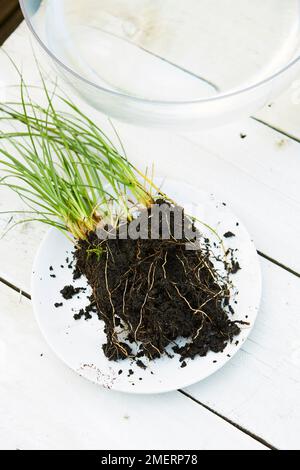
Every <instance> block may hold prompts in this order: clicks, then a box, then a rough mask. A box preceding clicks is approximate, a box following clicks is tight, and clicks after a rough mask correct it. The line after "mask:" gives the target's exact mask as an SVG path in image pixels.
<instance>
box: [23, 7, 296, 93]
mask: <svg viewBox="0 0 300 470" xmlns="http://www.w3.org/2000/svg"><path fill="white" fill-rule="evenodd" d="M38 3H40V2H38ZM32 16H33V17H34V15H32ZM36 16H37V17H36V18H34V21H35V24H37V25H39V27H40V25H41V24H42V25H43V33H42V34H41V36H43V40H44V42H45V45H46V46H47V47H48V48H49V49H50V50H51V52H52V53H53V54H55V56H56V57H57V58H58V59H60V60H61V61H62V62H63V63H64V64H65V65H67V66H68V67H69V68H71V69H72V70H73V71H75V72H77V74H79V75H80V76H81V77H83V78H85V79H87V80H89V81H90V82H92V83H94V84H96V85H99V86H102V87H104V88H106V89H109V90H114V91H118V92H121V93H125V94H127V95H130V96H135V97H138V98H144V99H149V100H160V101H177V102H178V101H190V100H197V99H202V98H210V97H213V96H217V95H218V94H220V93H226V92H229V91H234V90H238V89H243V88H246V87H248V86H251V85H253V84H256V83H257V82H259V81H262V80H264V79H265V78H267V77H268V76H270V75H272V74H274V73H276V72H277V71H279V70H280V69H281V68H282V67H284V66H285V65H286V64H287V63H288V62H289V61H290V60H292V59H293V58H294V57H295V56H296V54H297V53H298V50H299V47H300V44H299V39H300V32H299V18H300V2H299V0H284V2H283V1H282V0H264V1H261V0H184V1H182V0H48V1H47V0H46V1H45V0H44V1H43V2H42V4H41V5H40V8H39V9H38V10H37V13H36ZM41 18H42V19H41Z"/></svg>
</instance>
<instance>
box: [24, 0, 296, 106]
mask: <svg viewBox="0 0 300 470" xmlns="http://www.w3.org/2000/svg"><path fill="white" fill-rule="evenodd" d="M25 1H26V0H19V2H20V6H21V10H22V12H23V16H24V18H25V21H26V23H27V26H28V27H29V29H30V31H31V33H32V34H33V35H34V37H35V38H36V40H37V41H38V43H39V44H40V46H41V47H42V48H43V49H44V51H45V52H47V54H48V55H49V56H50V57H51V58H52V59H53V60H54V61H55V62H56V63H57V64H58V65H59V66H60V67H62V68H63V69H64V70H65V71H66V72H68V73H69V74H71V75H73V76H74V77H75V78H77V79H78V80H80V81H82V82H85V83H86V84H88V85H89V86H91V87H93V88H96V89H98V90H100V91H101V92H104V93H106V94H108V95H112V96H115V97H119V98H123V99H124V98H125V99H127V100H128V101H133V102H136V103H143V104H157V105H160V106H178V105H192V104H201V103H210V102H215V101H221V100H224V99H226V98H230V97H236V96H239V95H242V94H246V93H247V92H250V91H252V90H255V89H256V88H259V87H261V86H263V85H266V84H267V83H269V82H272V81H273V80H275V79H276V78H278V77H279V76H280V75H283V74H284V73H285V72H286V71H287V70H288V69H290V68H291V67H293V66H294V65H295V64H296V63H297V62H298V61H299V60H300V55H299V56H297V57H296V58H295V59H293V60H290V61H289V62H288V63H287V65H285V66H284V67H283V68H281V69H280V70H278V71H277V72H276V73H274V74H272V75H270V76H268V77H267V78H265V79H264V80H261V81H259V82H257V83H255V84H253V85H250V86H248V87H245V88H241V89H239V90H236V91H232V92H227V93H220V94H219V95H217V96H212V97H210V98H199V99H197V100H187V101H185V100H181V101H162V100H152V99H146V98H139V97H137V96H132V95H128V94H126V93H120V92H118V91H114V90H109V89H108V88H104V87H101V86H99V85H97V84H96V83H93V82H91V81H89V80H88V79H86V78H84V77H82V76H81V75H80V74H78V73H77V72H75V71H74V70H72V69H71V68H70V67H68V66H67V65H65V64H64V63H63V62H62V61H61V60H60V59H58V58H57V57H56V55H55V54H53V52H51V51H50V49H48V47H47V46H46V44H45V43H44V42H43V41H42V39H41V38H40V37H39V35H38V34H37V32H36V30H35V28H34V26H33V24H32V22H31V19H30V17H29V15H28V13H27V9H26V6H25Z"/></svg>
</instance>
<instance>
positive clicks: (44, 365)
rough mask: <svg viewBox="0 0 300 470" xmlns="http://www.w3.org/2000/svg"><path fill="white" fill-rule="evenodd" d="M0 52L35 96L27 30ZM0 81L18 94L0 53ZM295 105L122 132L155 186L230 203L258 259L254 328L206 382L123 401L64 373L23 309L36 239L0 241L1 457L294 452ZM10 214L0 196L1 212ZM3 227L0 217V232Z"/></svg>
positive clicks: (298, 302)
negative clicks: (181, 129) (176, 127)
mask: <svg viewBox="0 0 300 470" xmlns="http://www.w3.org/2000/svg"><path fill="white" fill-rule="evenodd" d="M4 48H5V50H6V51H7V52H8V53H9V54H10V55H11V56H12V57H13V59H14V60H15V61H16V62H17V64H18V65H19V66H21V64H23V70H24V74H25V78H26V79H27V80H28V81H29V82H30V83H36V82H37V81H38V78H37V71H36V67H35V64H34V58H33V54H32V48H31V44H30V40H29V34H28V33H27V30H26V27H25V25H24V24H23V25H21V27H20V28H19V29H18V30H17V31H16V32H15V33H14V34H13V35H12V36H11V37H10V38H9V40H8V41H7V42H6V44H5V46H4ZM41 60H42V59H41ZM0 80H2V81H5V82H7V83H10V84H16V83H17V82H18V80H17V75H16V72H15V71H13V68H12V67H11V66H10V65H9V62H8V60H7V57H6V56H5V55H4V54H2V53H0ZM9 93H11V94H12V95H13V94H14V93H15V90H14V89H13V88H12V89H11V91H10V92H9ZM292 93H295V90H294V89H293V88H291V89H290V90H289V91H287V92H286V93H285V94H284V95H283V96H281V97H280V98H279V99H277V100H276V101H275V102H274V103H273V104H272V107H268V108H266V109H264V110H262V111H261V112H259V113H258V114H257V116H256V118H255V119H253V118H249V119H246V120H244V121H243V122H238V123H235V124H234V125H230V126H227V127H225V128H222V129H218V130H213V131H206V132H204V133H198V134H194V135H179V134H178V135H174V134H173V135H172V136H171V135H168V134H166V133H160V132H157V131H153V130H152V131H149V130H143V129H139V130H138V131H137V130H136V129H135V128H133V127H130V126H128V125H124V124H118V129H119V132H120V134H121V137H122V140H123V141H124V143H125V145H126V148H127V151H128V154H129V156H130V158H131V159H132V160H133V161H134V162H135V163H137V164H139V165H140V166H143V167H145V165H146V164H147V163H152V161H153V159H155V162H156V171H157V173H159V174H160V175H166V174H168V176H170V177H175V178H177V179H180V180H182V181H189V182H191V183H193V184H195V185H198V186H199V187H201V188H202V189H204V190H207V191H209V192H211V193H215V194H216V195H217V196H218V197H219V198H220V199H222V200H226V201H227V202H228V203H229V204H230V205H231V207H232V208H233V210H234V211H235V212H236V214H237V215H238V216H239V217H240V218H241V219H242V220H243V222H244V223H245V224H246V226H247V227H248V229H249V231H250V232H251V233H252V236H253V239H254V241H255V243H256V245H257V248H258V250H259V252H260V259H261V266H262V271H263V299H262V305H261V310H260V313H259V317H258V320H257V324H256V326H255V328H254V331H253V333H252V334H251V336H250V339H249V340H248V341H247V342H246V344H245V345H244V346H243V348H242V350H241V351H240V352H239V353H238V355H237V356H236V357H234V358H233V359H232V361H230V363H229V364H228V365H227V366H226V367H224V368H223V369H222V370H221V371H220V372H218V373H217V374H215V375H214V376H212V377H210V378H208V379H207V380H205V381H203V382H201V383H199V384H197V385H194V386H192V387H190V388H188V389H186V390H184V391H178V392H173V393H169V394H166V395H161V396H136V395H134V396H130V395H125V394H118V393H114V392H109V391H105V390H102V389H100V388H98V387H97V386H95V385H93V384H91V383H88V382H87V381H85V380H84V379H82V378H80V377H79V376H77V375H76V374H75V373H73V372H72V371H70V370H68V369H67V368H66V367H65V366H64V365H63V364H62V363H60V362H59V360H58V359H57V358H56V357H55V355H54V354H53V353H52V352H51V350H50V349H49V348H48V346H47V344H45V341H44V339H43V338H42V337H41V334H40V332H39V330H38V327H37V325H36V323H35V320H34V318H33V313H32V309H31V305H30V300H29V298H30V272H31V265H32V261H33V257H34V255H35V252H36V250H37V247H38V245H39V243H40V241H41V239H42V237H43V235H44V232H45V229H44V227H41V226H39V225H33V224H28V225H26V226H20V227H19V228H16V229H15V230H14V231H13V232H10V234H9V236H7V237H5V238H3V239H1V240H0V278H1V282H0V448H3V449H90V448H92V449H137V448H139V449H167V448H169V449H182V448H185V449H192V448H193V449H216V448H225V449H264V448H268V447H276V448H280V449H289V448H298V449H299V448H300V298H299V292H300V274H299V273H300V248H299V240H300V143H299V139H300V105H298V106H297V105H295V104H292V99H291V96H292ZM83 106H84V105H83ZM86 108H87V106H86ZM87 111H88V112H94V111H92V110H87ZM94 113H95V112H94ZM95 116H97V120H98V121H99V123H100V124H101V125H102V124H103V125H105V124H104V118H103V117H102V116H100V115H99V114H97V113H96V114H95ZM241 132H242V133H243V134H246V136H247V137H246V138H244V139H241V138H240V133H241ZM18 207H19V202H18V201H17V199H16V198H15V197H14V196H13V195H12V194H11V193H8V192H7V191H6V190H4V189H1V190H0V211H4V210H14V209H17V208H18ZM7 222H8V217H7V216H3V215H2V216H0V230H2V229H3V228H4V227H5V226H6V224H7ZM20 291H21V292H22V293H21V294H20ZM182 430H183V432H182Z"/></svg>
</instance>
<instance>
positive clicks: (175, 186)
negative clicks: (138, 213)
mask: <svg viewBox="0 0 300 470" xmlns="http://www.w3.org/2000/svg"><path fill="white" fill-rule="evenodd" d="M163 190H164V191H165V192H167V193H168V194H170V195H172V197H173V198H174V199H175V200H176V201H177V202H178V203H179V204H181V205H182V206H184V207H186V209H187V212H188V213H189V214H191V215H196V216H198V217H199V218H201V220H203V221H205V223H207V224H209V225H210V226H211V227H213V228H214V229H216V231H217V232H218V234H220V235H223V234H225V233H226V232H228V231H231V232H233V233H234V234H235V237H231V238H227V239H224V244H225V246H226V247H230V248H234V249H235V248H236V249H237V250H238V251H237V252H236V257H237V260H238V261H239V263H240V265H241V267H242V269H241V270H240V271H238V272H237V273H236V274H234V275H232V280H233V282H234V286H235V289H234V293H235V296H234V299H235V300H236V301H237V303H233V304H232V306H233V308H234V310H235V313H234V315H233V316H232V319H233V320H243V321H247V322H249V323H250V326H243V327H242V332H241V334H240V335H239V336H238V337H237V338H236V340H234V341H233V343H232V344H228V345H227V347H226V349H225V350H224V352H223V353H218V354H215V353H212V352H209V353H208V355H207V356H206V357H198V358H195V359H194V360H187V367H185V368H181V364H180V362H179V356H178V355H175V356H174V358H173V359H170V358H168V357H167V356H165V357H163V358H160V359H156V360H154V361H151V362H149V363H147V362H146V361H145V360H144V359H143V361H144V362H145V364H147V366H148V367H147V369H146V370H142V369H141V368H140V367H138V366H137V365H136V364H135V363H134V362H133V361H132V360H130V359H127V360H125V361H120V362H110V361H108V360H107V358H106V357H105V356H104V354H103V351H102V345H103V344H104V343H105V342H106V337H105V334H104V332H103V326H104V324H103V323H102V322H101V321H99V320H98V318H97V316H96V315H94V316H93V318H92V319H91V320H89V321H85V320H84V319H82V320H79V321H75V320H74V318H73V316H74V314H75V313H76V312H78V311H79V310H80V308H82V307H84V306H86V305H87V304H88V301H87V296H88V295H89V294H90V289H89V287H88V286H87V282H86V280H85V279H84V278H81V279H79V280H77V281H76V282H74V281H73V279H72V270H71V269H68V267H67V262H66V258H67V257H68V258H69V259H70V260H71V258H72V255H71V252H72V250H73V245H72V243H71V242H70V241H69V240H68V239H67V237H65V236H64V235H63V234H61V233H60V232H59V231H57V230H54V229H52V230H50V231H49V232H48V234H47V235H46V237H45V239H44V241H43V242H42V244H41V247H40V248H39V251H38V253H37V256H36V259H35V262H34V267H33V275H32V294H33V295H32V297H33V306H34V311H35V314H36V318H37V321H38V323H39V326H40V328H41V330H42V333H43V335H44V336H45V338H46V341H47V342H48V343H49V345H50V346H51V348H52V349H53V351H54V352H55V353H56V354H57V355H58V356H59V357H60V358H61V360H62V361H63V362H65V363H66V364H67V365H68V366H69V367H71V368H72V369H74V370H75V371H76V372H77V373H79V374H80V375H82V376H83V377H85V378H87V379H89V380H91V381H92V382H95V383H97V384H99V385H102V386H103V387H106V388H110V389H114V390H119V391H123V392H131V393H162V392H167V391H171V390H176V389H179V388H183V387H187V386H189V385H191V384H193V383H195V382H198V381H200V380H202V379H204V378H206V377H208V376H209V375H211V374H213V373H214V372H216V371H217V370H218V369H220V368H221V367H222V366H224V365H225V364H226V363H227V362H228V361H229V360H230V358H232V356H233V355H234V354H236V353H237V351H238V350H239V348H240V347H241V346H242V344H243V343H244V341H245V340H246V338H247V337H248V335H249V333H250V331H251V329H252V328H253V325H254V322H255V319H256V315H257V312H258V308H259V303H260V297H261V273H260V266H259V261H258V256H257V253H256V249H255V247H254V244H253V243H252V241H251V238H250V236H249V235H248V233H247V231H246V229H245V228H244V227H243V225H242V224H241V222H240V221H238V219H237V218H236V217H235V216H234V215H233V214H232V213H231V212H230V210H229V209H228V208H227V206H226V205H225V204H224V203H223V202H220V203H218V202H216V201H215V199H214V197H213V196H210V195H207V194H206V193H203V192H202V191H199V190H198V189H197V188H194V187H191V186H188V185H185V184H182V183H180V182H174V181H171V182H170V181H168V182H165V183H164V185H163ZM191 201H196V202H197V205H195V204H191ZM199 228H200V229H201V231H202V232H203V233H204V235H206V236H207V237H208V238H210V239H211V241H212V242H213V241H215V242H216V243H217V242H218V241H217V239H215V240H214V236H213V234H212V233H211V231H209V230H208V229H206V228H205V227H204V226H202V225H199ZM218 249H219V248H218ZM50 266H52V267H53V272H52V271H50V270H49V267H50ZM62 266H63V267H62ZM53 274H54V275H55V276H56V277H55V278H53V277H50V275H53ZM69 284H73V285H74V286H75V287H87V291H86V292H82V293H80V294H79V296H78V298H77V297H75V298H73V299H72V300H68V301H66V300H64V299H63V298H62V296H61V294H60V291H61V289H62V288H63V287H64V286H65V285H69ZM61 302H62V303H63V306H62V307H60V308H55V303H61ZM236 341H238V344H236ZM130 369H132V371H133V372H134V374H133V375H131V376H129V370H130ZM120 370H122V374H119V371H120Z"/></svg>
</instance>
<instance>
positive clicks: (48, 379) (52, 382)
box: [0, 283, 264, 450]
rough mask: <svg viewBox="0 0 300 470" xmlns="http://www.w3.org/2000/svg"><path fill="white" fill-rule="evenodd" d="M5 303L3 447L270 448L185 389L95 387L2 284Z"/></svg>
mask: <svg viewBox="0 0 300 470" xmlns="http://www.w3.org/2000/svg"><path fill="white" fill-rule="evenodd" d="M0 298H1V305H0V329H1V340H0V401H1V407H0V448H1V449H16V448H17V449H24V450H25V449H34V450H37V449H43V450H47V449H183V448H184V449H211V448H212V449H219V448H222V449H223V448H224V449H263V448H264V447H263V446H262V445H261V444H259V443H258V442H257V441H255V440H254V439H252V438H251V437H249V436H247V435H246V434H244V433H243V432H241V431H239V430H238V429H236V428H235V427H233V426H231V425H230V424H228V423H226V422H225V421H224V420H222V419H220V418H219V417H217V416H215V415H214V414H212V413H210V412H209V411H207V410H205V409H204V408H202V407H201V406H199V405H197V404H196V403H194V402H193V401H191V400H189V399H187V398H186V397H184V396H182V395H181V394H180V393H178V392H173V393H169V394H165V395H160V396H149V397H146V396H137V395H135V396H133V395H132V396H131V395H128V394H118V393H112V392H109V391H105V390H103V389H101V388H99V387H97V386H95V385H94V384H91V383H89V382H87V381H86V380H84V379H82V378H81V377H79V376H78V375H76V374H75V373H74V372H73V371H71V370H69V369H68V368H67V367H65V366H64V365H63V364H62V363H61V362H60V361H59V360H58V359H57V358H56V357H55V356H54V354H53V353H52V352H51V351H50V350H49V348H48V347H47V345H46V344H45V341H44V339H43V338H42V337H41V334H40V332H39V330H38V327H37V324H36V322H35V320H34V318H33V315H32V311H31V306H30V302H29V301H28V300H27V299H25V298H24V297H21V298H20V296H19V295H18V294H17V293H15V292H14V291H13V290H11V289H9V288H8V287H6V286H4V285H3V284H1V283H0ZM141 425H142V427H141ZM183 430H184V432H183Z"/></svg>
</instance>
